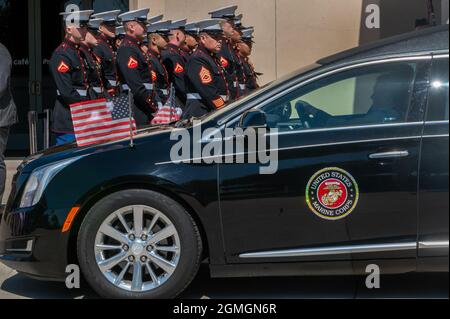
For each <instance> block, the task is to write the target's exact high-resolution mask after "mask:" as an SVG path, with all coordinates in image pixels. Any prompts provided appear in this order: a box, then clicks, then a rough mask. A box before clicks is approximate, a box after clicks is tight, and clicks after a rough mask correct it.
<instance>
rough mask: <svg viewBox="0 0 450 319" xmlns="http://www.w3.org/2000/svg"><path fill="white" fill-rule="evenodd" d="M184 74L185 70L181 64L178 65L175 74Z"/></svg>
mask: <svg viewBox="0 0 450 319" xmlns="http://www.w3.org/2000/svg"><path fill="white" fill-rule="evenodd" d="M183 72H184V68H183V66H182V65H181V64H180V63H177V64H176V65H175V73H183Z"/></svg>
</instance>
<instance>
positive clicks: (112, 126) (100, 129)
mask: <svg viewBox="0 0 450 319" xmlns="http://www.w3.org/2000/svg"><path fill="white" fill-rule="evenodd" d="M122 126H127V127H128V129H129V127H130V123H129V121H128V120H127V121H126V122H120V123H115V124H110V125H102V126H97V127H92V128H85V129H79V130H77V132H76V134H77V135H79V136H80V135H83V134H86V133H90V132H100V133H103V132H105V131H107V130H111V129H117V128H118V127H122Z"/></svg>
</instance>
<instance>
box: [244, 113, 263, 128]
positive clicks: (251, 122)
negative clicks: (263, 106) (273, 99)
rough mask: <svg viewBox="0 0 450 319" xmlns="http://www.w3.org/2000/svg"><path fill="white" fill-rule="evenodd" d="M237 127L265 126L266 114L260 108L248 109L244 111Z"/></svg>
mask: <svg viewBox="0 0 450 319" xmlns="http://www.w3.org/2000/svg"><path fill="white" fill-rule="evenodd" d="M239 127H240V128H242V129H246V128H249V127H251V128H267V116H266V113H264V112H263V111H261V110H250V111H247V112H245V113H244V114H243V115H242V117H241V120H240V122H239Z"/></svg>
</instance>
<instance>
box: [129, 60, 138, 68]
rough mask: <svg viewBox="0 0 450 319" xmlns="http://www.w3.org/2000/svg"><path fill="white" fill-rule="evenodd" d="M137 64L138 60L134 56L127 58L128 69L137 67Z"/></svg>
mask: <svg viewBox="0 0 450 319" xmlns="http://www.w3.org/2000/svg"><path fill="white" fill-rule="evenodd" d="M138 66H139V62H138V61H137V60H136V59H135V58H133V57H130V59H129V60H128V68H129V69H137V67H138Z"/></svg>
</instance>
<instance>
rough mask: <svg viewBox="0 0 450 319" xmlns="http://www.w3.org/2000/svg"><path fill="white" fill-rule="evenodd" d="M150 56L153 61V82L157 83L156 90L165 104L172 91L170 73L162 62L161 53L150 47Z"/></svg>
mask: <svg viewBox="0 0 450 319" xmlns="http://www.w3.org/2000/svg"><path fill="white" fill-rule="evenodd" d="M148 56H149V58H150V62H151V63H152V77H153V82H154V83H156V87H155V89H156V92H157V94H158V96H159V99H160V100H161V103H162V104H165V103H166V102H167V99H168V98H169V93H170V92H169V89H170V84H169V74H168V72H167V69H166V67H165V66H164V64H163V62H162V56H161V54H159V53H158V52H155V51H153V50H151V49H149V51H148Z"/></svg>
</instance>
